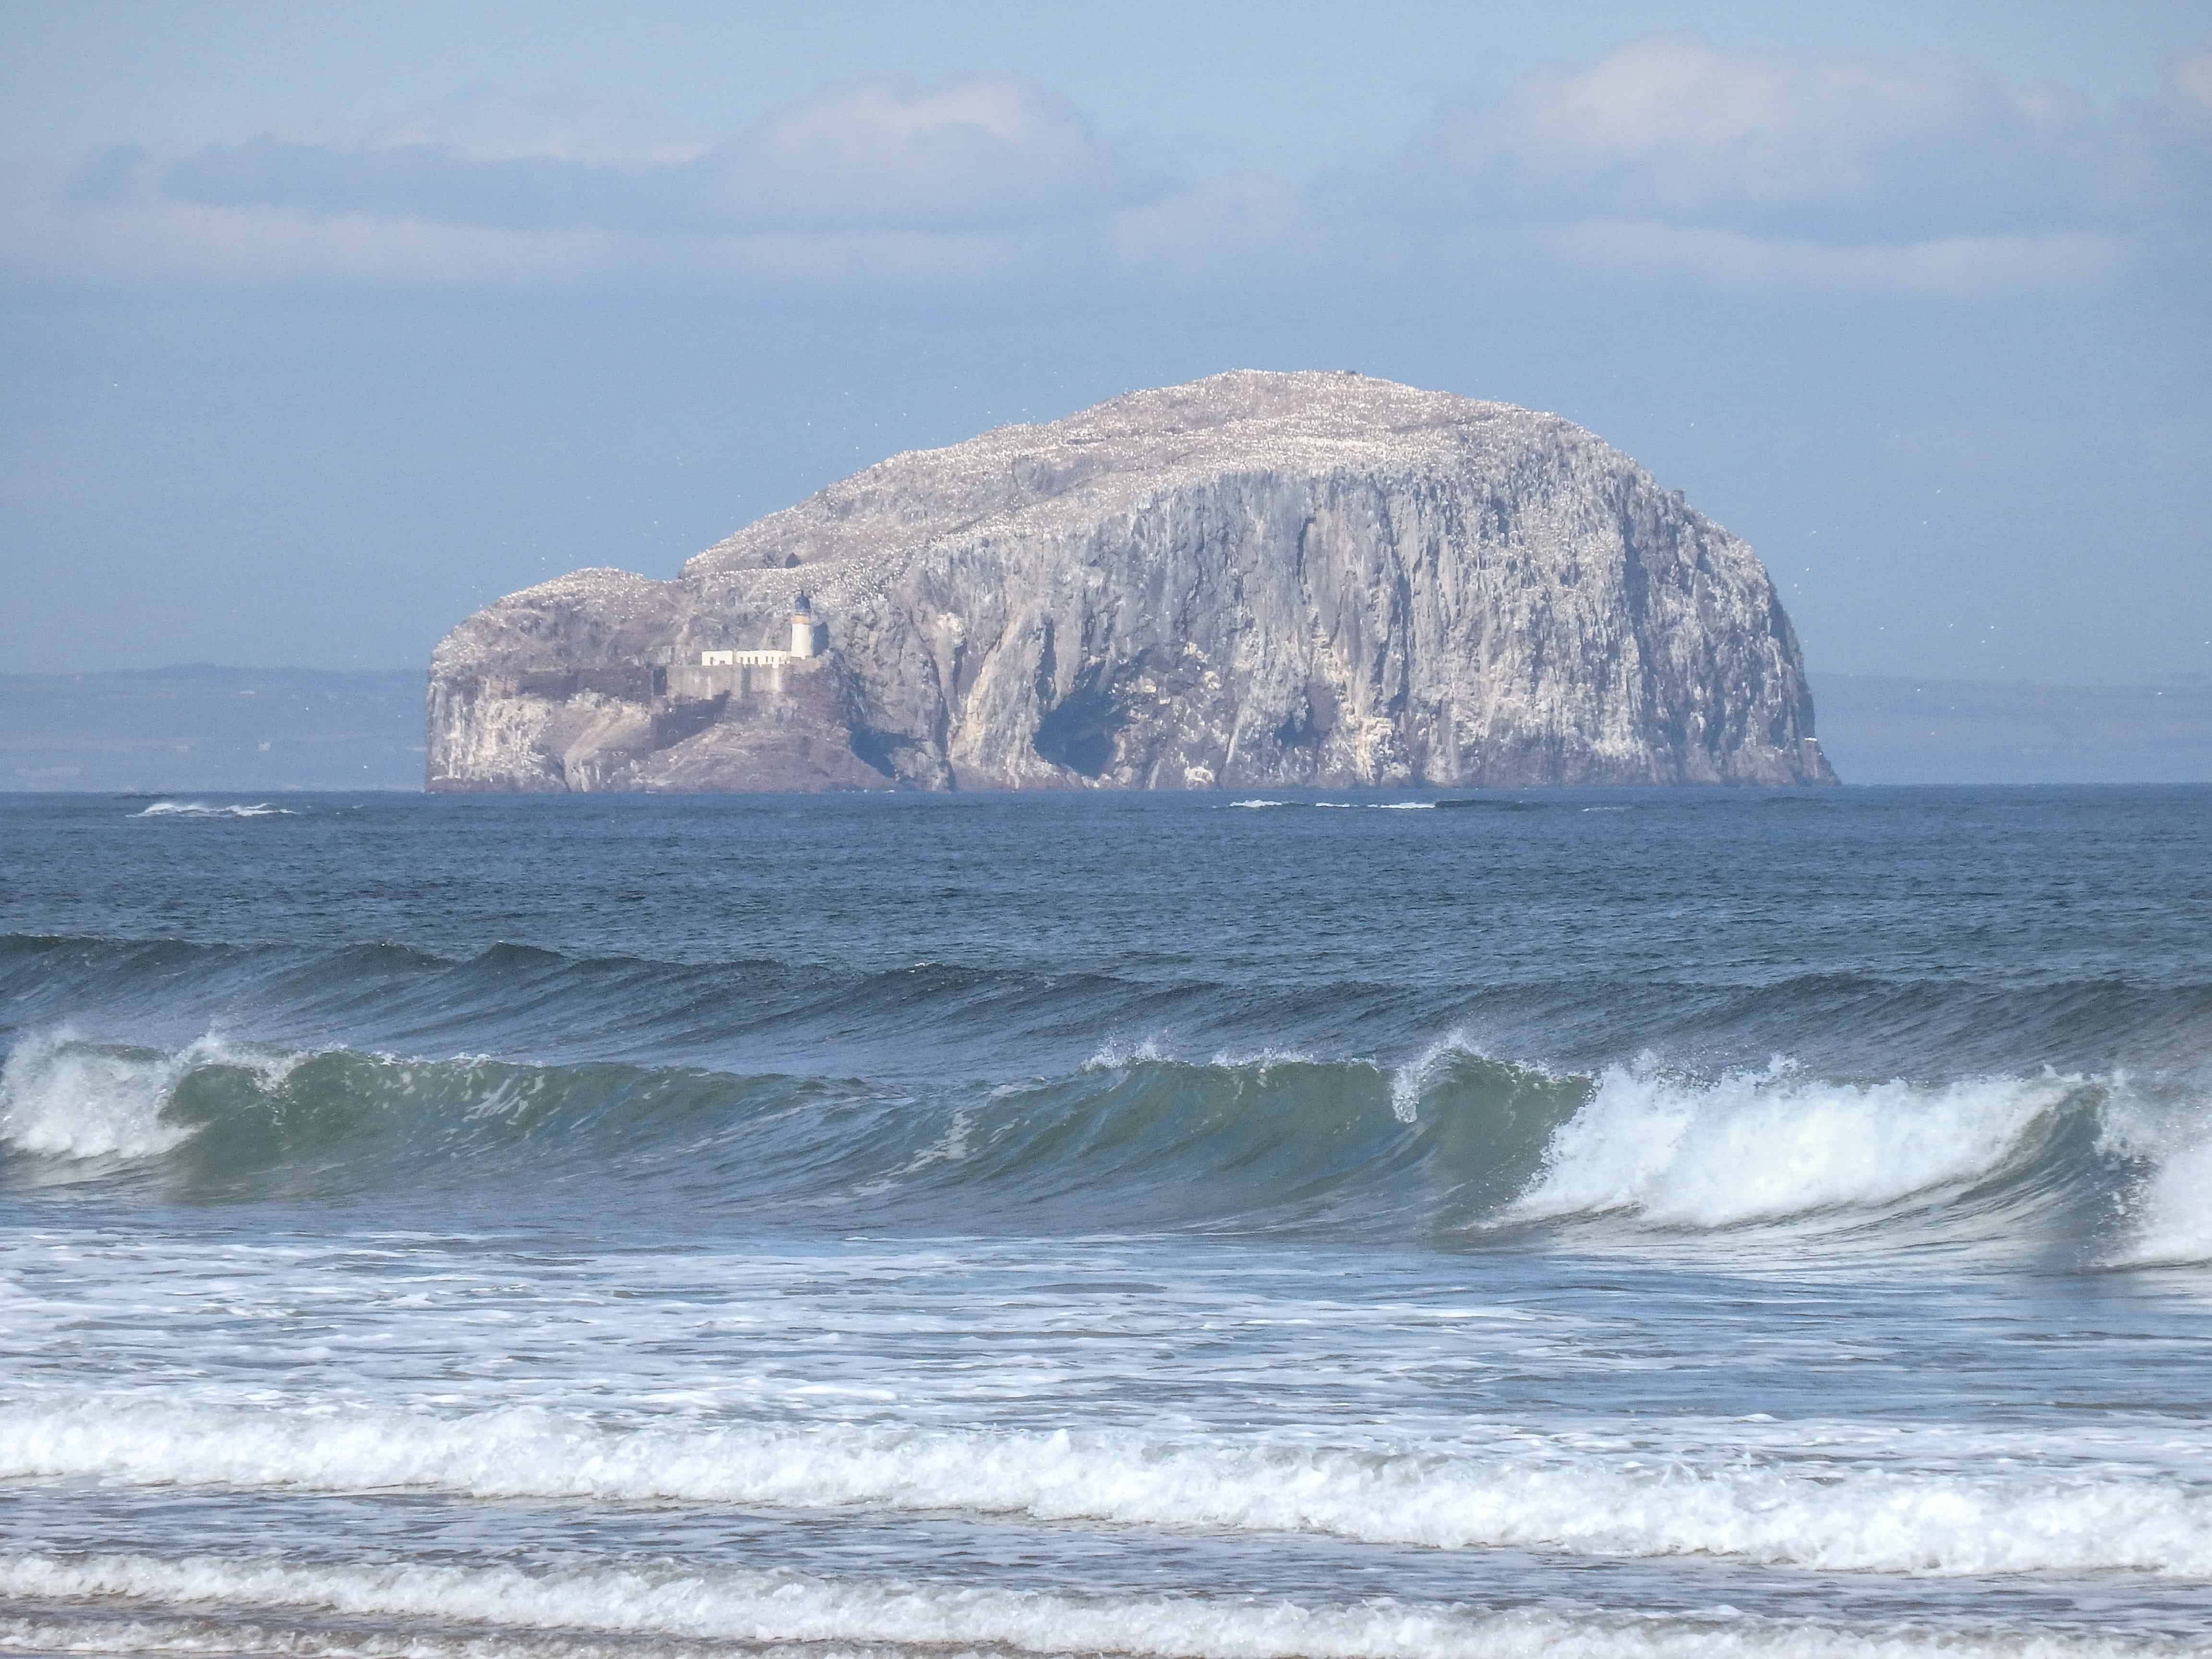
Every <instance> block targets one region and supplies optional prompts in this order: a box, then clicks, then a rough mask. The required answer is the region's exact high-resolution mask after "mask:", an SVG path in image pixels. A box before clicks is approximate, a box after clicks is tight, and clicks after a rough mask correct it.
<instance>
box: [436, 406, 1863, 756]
mask: <svg viewBox="0 0 2212 1659" xmlns="http://www.w3.org/2000/svg"><path fill="white" fill-rule="evenodd" d="M801 592H806V593H809V594H811V596H812V599H813V601H814V605H815V609H816V611H817V613H818V614H819V615H820V616H822V617H823V619H824V620H825V621H826V623H827V625H828V638H829V656H828V658H827V659H825V660H823V662H822V663H821V664H819V665H810V666H811V667H812V668H813V669H814V671H811V672H808V673H805V674H794V675H792V676H789V677H787V683H786V684H785V686H784V689H783V690H779V691H775V692H769V693H761V694H748V695H744V696H729V697H726V698H724V699H723V700H722V701H721V702H720V703H715V702H710V701H708V700H703V699H698V698H685V697H683V696H673V695H671V693H670V692H669V690H668V689H667V683H668V675H667V668H668V665H684V664H696V662H697V661H698V660H699V654H700V653H702V652H704V651H710V650H724V649H732V648H735V649H741V650H750V649H756V648H759V647H775V646H778V645H780V644H781V643H782V642H783V641H784V639H785V638H787V623H786V617H787V613H788V612H789V611H790V608H791V606H792V605H793V601H794V600H795V599H796V598H797V597H798V595H799V593H801ZM428 747H429V759H428V771H429V784H430V787H432V788H444V789H525V790H527V789H564V788H566V789H623V788H640V789H645V788H650V789H807V788H846V787H901V786H904V787H927V788H951V787H960V788H1036V787H1125V788H1186V787H1213V786H1223V787H1240V788H1243V787H1266V786H1267V785H1317V786H1327V787H1340V786H1359V785H1397V786H1404V785H1421V784H1428V785H1460V786H1485V785H1504V786H1522V785H1541V784H1638V783H1650V784H1679V783H1737V784H1802V783H1827V782H1832V781H1834V775H1833V773H1832V771H1831V770H1830V769H1829V767H1828V764H1827V763H1826V760H1824V759H1823V758H1822V757H1821V755H1820V747H1819V744H1817V742H1815V741H1814V739H1813V706H1812V699H1811V696H1810V693H1809V692H1808V690H1807V685H1806V678H1805V673H1804V669H1803V665H1802V661H1801V659H1800V656H1799V652H1798V647H1797V641H1796V635H1795V634H1794V633H1793V632H1792V630H1791V629H1790V621H1789V618H1788V617H1786V616H1785V615H1784V612H1783V609H1782V605H1781V603H1780V601H1779V599H1778V598H1777V596H1776V593H1775V591H1774V586H1773V584H1772V583H1771V581H1770V580H1768V579H1767V575H1766V573H1765V570H1764V568H1761V566H1760V564H1759V560H1758V559H1757V557H1756V556H1754V555H1753V553H1752V551H1751V550H1750V549H1749V548H1748V547H1747V546H1746V545H1745V544H1743V543H1742V542H1741V541H1739V540H1738V539H1737V538H1735V537H1734V536H1731V535H1730V534H1729V532H1727V531H1725V530H1723V529H1722V528H1721V527H1720V526H1717V525H1716V524H1714V523H1713V522H1712V521H1711V520H1709V519H1707V518H1705V516H1704V515H1703V514H1702V513H1699V512H1697V511H1696V510H1695V509H1694V508H1692V507H1689V506H1687V505H1686V504H1685V502H1684V501H1682V499H1681V497H1680V495H1677V494H1675V493H1674V492H1671V491H1668V490H1666V489H1662V488H1661V487H1660V486H1659V485H1658V484H1657V483H1656V482H1655V481H1654V480H1653V479H1652V478H1651V477H1650V474H1648V473H1646V472H1645V471H1644V470H1643V469H1642V468H1641V467H1639V466H1638V465H1636V464H1635V462H1633V461H1632V460H1631V459H1629V458H1628V457H1626V455H1623V454H1622V453H1620V452H1619V451H1618V450H1615V449H1613V448H1612V447H1610V446H1608V445H1607V444H1606V443H1604V442H1603V441H1601V440H1599V439H1598V438H1596V437H1595V436H1593V435H1591V434H1589V433H1588V432H1585V431H1583V429H1582V428H1579V427H1577V426H1575V425H1573V424H1571V422H1566V421H1564V420H1561V419H1559V417H1558V416H1551V415H1543V414H1537V413H1534V412H1532V411H1530V410H1524V409H1519V408H1516V407H1513V406H1512V405H1510V404H1494V403H1478V402H1473V401H1470V400H1468V399H1466V398H1457V397H1453V396H1449V395H1448V394H1444V393H1440V392H1420V391H1416V390H1414V389H1413V388H1411V387H1407V386H1398V385H1395V384H1392V383H1390V382H1388V381H1383V380H1369V379H1365V378H1364V377H1361V376H1359V375H1356V374H1314V373H1307V374H1263V373H1258V372H1251V371H1241V372H1237V373H1232V374H1217V375H1214V376H1212V377H1210V378H1208V379H1206V380H1197V381H1194V382H1192V383H1191V384H1189V385H1187V386H1169V387H1164V388H1161V389H1158V390H1155V391H1147V392H1132V393H1130V394H1128V395H1127V396H1125V397H1121V398H1114V399H1112V400H1111V401H1109V402H1107V403H1104V404H1099V405H1097V407H1096V408H1093V409H1089V410H1084V411H1083V412H1081V413H1079V414H1077V415H1073V416H1068V417H1067V418H1066V419H1065V420H1061V421H1055V422H1051V423H1050V424H1048V425H1043V426H1019V427H1006V428H1000V429H999V430H996V431H993V432H987V433H984V434H983V435H981V436H979V437H976V438H973V439H970V440H969V441H968V442H966V443H963V444H957V445H955V446H953V447H951V448H949V449H939V450H927V451H917V452H915V453H908V454H904V455H897V456H894V457H892V458H891V459H889V460H887V461H884V462H882V463H880V464H879V465H875V466H872V467H869V468H868V469H866V471H861V472H859V473H855V474H854V476H853V477H849V478H847V479H845V480H844V481H842V483H836V484H833V485H831V486H830V487H829V489H824V490H823V491H822V492H821V493H819V494H818V495H814V496H813V497H811V498H810V499H809V500H807V501H802V502H800V503H799V505H797V506H796V507H789V508H787V509H785V510H784V511H782V512H781V513H771V514H769V516H768V517H766V518H764V519H762V520H759V521H758V522H757V523H755V524H752V525H750V526H746V527H745V528H744V529H743V530H741V531H739V532H738V533H737V534H736V535H734V536H732V537H731V538H728V539H727V540H726V541H723V542H720V543H718V544H716V545H714V546H713V547H710V548H708V550H706V551H705V552H703V553H701V554H699V555H698V556H696V557H695V558H693V559H691V560H690V562H687V563H686V564H685V565H684V569H683V571H682V573H681V574H679V575H678V577H677V578H676V579H675V580H671V581H665V582H663V581H653V580H648V579H647V578H645V577H642V576H639V575H634V574H630V573H629V572H626V571H619V570H583V571H578V572H575V573H574V574H571V575H568V576H564V577H562V578H561V579H559V580H556V581H551V582H547V583H544V584H542V585H541V586H537V587H532V588H530V589H527V590H526V591H524V592H520V593H516V594H513V595H510V596H509V597H508V598H507V599H501V600H500V601H499V602H498V603H497V604H495V605H490V606H489V607H487V608H486V609H485V610H483V611H479V612H478V613H477V615H475V616H473V617H470V618H469V619H468V620H467V621H465V622H464V623H461V625H460V626H459V627H458V628H456V629H454V630H453V632H452V633H451V634H450V635H447V638H446V639H445V641H443V642H442V643H441V645H440V646H439V647H438V650H437V653H436V655H435V658H434V659H433V663H432V667H431V689H430V702H429V744H428Z"/></svg>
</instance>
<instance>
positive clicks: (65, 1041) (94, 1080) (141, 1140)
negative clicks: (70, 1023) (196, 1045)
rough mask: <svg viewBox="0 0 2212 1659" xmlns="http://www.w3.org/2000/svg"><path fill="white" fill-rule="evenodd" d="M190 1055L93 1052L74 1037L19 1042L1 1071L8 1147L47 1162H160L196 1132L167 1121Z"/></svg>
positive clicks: (3, 1135)
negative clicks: (164, 1116)
mask: <svg viewBox="0 0 2212 1659" xmlns="http://www.w3.org/2000/svg"><path fill="white" fill-rule="evenodd" d="M190 1065H191V1060H190V1059H189V1058H188V1057H187V1054H171V1055H148V1054H131V1053H125V1052H118V1051H117V1050H113V1049H106V1048H94V1047H92V1046H90V1045H88V1044H85V1043H81V1042H76V1041H73V1040H72V1039H71V1038H70V1036H69V1034H68V1033H66V1032H58V1033H52V1034H48V1035H43V1036H32V1037H27V1038H26V1039H24V1040H23V1041H21V1042H18V1043H16V1045H15V1048H12V1049H11V1050H9V1054H8V1059H7V1061H6V1063H5V1065H4V1066H0V1143H5V1144H6V1145H7V1146H10V1147H12V1148H14V1149H15V1151H17V1152H30V1153H34V1154H36V1155H38V1156H40V1157H42V1158H152V1157H155V1156H158V1155H159V1154H161V1153H162V1152H167V1151H168V1150H169V1149H170V1148H171V1147H173V1146H177V1145H178V1144H179V1143H180V1142H182V1141H183V1140H185V1139H187V1138H188V1137H189V1136H190V1135H191V1130H190V1129H188V1128H185V1127H182V1126H180V1125H178V1124H174V1123H167V1122H164V1121H162V1118H161V1113H162V1110H163V1109H164V1108H166V1107H167V1105H168V1103H169V1094H170V1091H172V1090H173V1089H174V1088H175V1087H176V1085H177V1080H178V1079H179V1077H181V1076H182V1075H183V1074H184V1073H185V1070H186V1069H187V1068H188V1067H189V1066H190Z"/></svg>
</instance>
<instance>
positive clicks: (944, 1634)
mask: <svg viewBox="0 0 2212 1659" xmlns="http://www.w3.org/2000/svg"><path fill="white" fill-rule="evenodd" d="M0 1595H7V1596H9V1597H13V1598H17V1599H23V1600H28V1599H32V1598H37V1599H40V1600H57V1599H66V1600H69V1601H100V1602H103V1603H107V1604H110V1605H112V1604H113V1603H115V1602H118V1601H121V1602H123V1603H125V1604H132V1603H136V1604H139V1605H141V1606H144V1605H147V1604H152V1605H154V1606H156V1607H179V1606H185V1607H190V1606H195V1605H200V1606H204V1605H208V1604H215V1605H216V1606H219V1607H221V1608H222V1610H223V1615H224V1616H223V1618H222V1621H221V1622H219V1623H218V1622H216V1621H215V1620H179V1619H171V1620H161V1621H153V1620H134V1621H132V1622H131V1624H130V1625H127V1626H124V1625H120V1624H119V1623H118V1624H116V1625H111V1626H109V1634H108V1636H107V1638H106V1640H107V1641H108V1642H115V1641H116V1640H117V1638H119V1637H129V1636H136V1637H137V1638H138V1639H139V1641H140V1642H142V1643H144V1644H145V1645H144V1646H139V1645H137V1644H133V1646H132V1647H131V1649H129V1650H137V1651H143V1650H146V1648H147V1647H151V1648H152V1649H153V1650H155V1651H161V1650H168V1651H179V1650H182V1651H191V1652H206V1651H216V1652H225V1651H234V1652H281V1653H287V1654H298V1653H301V1652H303V1651H304V1652H307V1653H339V1654H343V1653H365V1654H371V1655H384V1654H392V1655H395V1656H396V1655H402V1654H404V1655H405V1656H407V1659H444V1656H447V1655H467V1656H471V1659H481V1656H482V1655H483V1653H484V1651H485V1650H484V1649H483V1647H482V1646H481V1645H480V1644H477V1643H476V1642H471V1640H470V1639H469V1638H467V1637H466V1636H465V1635H462V1634H460V1633H459V1632H452V1631H450V1630H447V1631H444V1632H440V1631H435V1630H434V1631H430V1632H421V1633H419V1634H418V1633H416V1632H412V1631H410V1632H409V1634H408V1637H407V1639H406V1641H405V1643H404V1646H400V1647H396V1648H395V1647H393V1646H392V1645H389V1642H390V1638H389V1637H388V1636H387V1635H386V1633H385V1632H378V1631H376V1630H374V1629H371V1630H368V1631H361V1630H359V1629H358V1628H356V1629H352V1630H349V1631H346V1632H343V1633H340V1632H317V1633H316V1634H315V1635H314V1636H312V1637H307V1638H305V1639H302V1637H301V1634H300V1633H297V1632H287V1631H283V1630H282V1629H270V1628H268V1627H267V1625H266V1624H265V1623H264V1625H261V1626H256V1625H250V1624H246V1623H245V1622H243V1621H242V1620H240V1616H239V1615H240V1613H241V1612H248V1611H250V1612H252V1613H256V1614H258V1615H259V1616H260V1617H261V1618H262V1619H263V1620H268V1616H269V1613H271V1612H276V1613H301V1612H306V1613H319V1614H324V1615H325V1616H327V1615H331V1614H336V1615H337V1616H339V1617H342V1618H343V1619H346V1620H349V1621H378V1622H383V1623H400V1622H402V1621H404V1622H405V1623H407V1624H410V1625H413V1624H420V1623H422V1622H424V1621H433V1622H435V1623H436V1624H439V1625H445V1626H452V1625H454V1624H459V1625H462V1626H489V1627H493V1628H495V1629H498V1630H501V1631H502V1632H506V1631H521V1632H548V1633H549V1635H550V1637H551V1639H550V1640H546V1641H541V1642H537V1643H528V1644H523V1645H522V1646H521V1648H520V1650H521V1651H522V1652H524V1653H526V1654H532V1655H539V1654H544V1655H570V1654H577V1653H579V1652H582V1653H589V1652H591V1651H592V1649H591V1648H590V1647H589V1645H588V1644H586V1643H580V1642H579V1641H578V1639H577V1638H578V1636H579V1635H581V1636H584V1637H586V1638H588V1637H590V1636H593V1635H598V1636H602V1637H613V1636H621V1637H629V1638H640V1637H642V1638H656V1637H657V1638H662V1639H663V1640H673V1641H677V1642H686V1641H689V1642H698V1641H713V1642H741V1643H744V1644H746V1645H747V1647H748V1648H755V1647H756V1644H793V1643H801V1642H804V1643H809V1644H890V1645H892V1646H895V1647H896V1648H899V1649H908V1648H915V1647H921V1648H926V1649H927V1650H932V1651H934V1652H940V1653H941V1652H947V1651H949V1652H953V1653H960V1652H972V1651H974V1650H976V1649H978V1648H981V1649H985V1650H1001V1651H1003V1650H1016V1651H1020V1652H1030V1653H1067V1652H1093V1653H1097V1652H1104V1653H1131V1654H1146V1655H1159V1656H1163V1659H1278V1656H1290V1655H1303V1656H1310V1659H1476V1656H1480V1659H1537V1656H1546V1659H1708V1656H1717V1659H1766V1656H1770V1655H1772V1656H1777V1659H1779V1656H1783V1655H1789V1656H1793V1659H1915V1656H1918V1655H1922V1654H1943V1655H1951V1656H1959V1659H1997V1656H2000V1655H2005V1656H2019V1659H2077V1656H2078V1659H2103V1656H2107V1655H2110V1656H2114V1659H2118V1656H2122V1655H2142V1654H2144V1653H2146V1652H2157V1651H2161V1650H2163V1651H2172V1647H2171V1645H2170V1644H2156V1645H2153V1644H2145V1643H2142V1642H2130V1641H2125V1640H2116V1639H2112V1638H2098V1637H2085V1636H2082V1635H2079V1634H2063V1635H2057V1634H2050V1633H2045V1632H2034V1631H2028V1630H2021V1629H2016V1628H2015V1629H2002V1628H1999V1629H1994V1630H1993V1629H1988V1628H1984V1629H1982V1630H1969V1631H1937V1630H1932V1629H1929V1628H1928V1627H1926V1626H1917V1627H1916V1626H1891V1627H1888V1628H1882V1627H1879V1626H1876V1627H1872V1628H1869V1627H1866V1626H1854V1627H1851V1628H1849V1629H1845V1628H1839V1627H1838V1626H1833V1625H1824V1624H1815V1623H1809V1622H1806V1623H1801V1622H1796V1621H1790V1622H1783V1621H1779V1620H1769V1619H1759V1618H1750V1617H1746V1616H1744V1615H1742V1614H1740V1613H1735V1612H1734V1610H1733V1609H1723V1610H1717V1611H1716V1612H1714V1613H1711V1614H1708V1615H1706V1616H1704V1617H1681V1616H1675V1617H1670V1618H1655V1617H1649V1616H1639V1615H1637V1614H1634V1613H1598V1612H1579V1613H1578V1612H1574V1611H1567V1610H1561V1609H1558V1608H1550V1607H1547V1608H1526V1609H1516V1610H1514V1611H1510V1612H1502V1613H1495V1612H1483V1611H1479V1610H1475V1609H1471V1608H1468V1607H1461V1606H1453V1605H1446V1606H1442V1607H1433V1606H1431V1607H1424V1606H1420V1605H1418V1604H1407V1603H1404V1602H1398V1601H1364V1602H1334V1603H1332V1602H1327V1601H1316V1602H1313V1603H1311V1604H1304V1603H1300V1602H1296V1601H1284V1600H1273V1599H1265V1598H1261V1597H1256V1596H1242V1595H1239V1596H1231V1595H1066V1594H1061V1593H1056V1592H1050V1591H1041V1590H1016V1589H986V1588H979V1587H970V1586H965V1585H958V1584H952V1583H941V1582H928V1581H911V1580H897V1579H862V1578H851V1577H846V1578H826V1577H809V1576H805V1575H801V1574H798V1573H789V1572H763V1571H756V1570H750V1569H744V1568H708V1569H696V1568H695V1569H685V1568H681V1567H675V1566H637V1567H625V1568H587V1569H575V1568H563V1569H562V1570H561V1571H554V1572H530V1571H523V1570H521V1569H520V1568H516V1567H511V1566H460V1565H442V1564H441V1565H365V1564H364V1565H354V1564H343V1565H337V1564H334V1565H308V1564H302V1563H295V1562H287V1561H277V1560H268V1559H263V1560H252V1559H247V1560H229V1559H215V1558H209V1557H197V1558H190V1557H188V1558H185V1559H167V1558H161V1557H155V1556H149V1555H142V1554H120V1553H116V1554H100V1555H88V1556H60V1555H49V1554H24V1555H17V1556H12V1557H0ZM86 1633H87V1632H86V1626H85V1625H84V1624H76V1625H70V1624H68V1623H65V1622H64V1620H61V1619H59V1618H58V1617H56V1615H55V1614H54V1613H52V1612H50V1611H49V1612H45V1613H39V1614H35V1615H32V1616H30V1617H21V1616H18V1617H16V1618H15V1619H11V1620H7V1621H5V1623H4V1624H0V1640H7V1641H8V1644H9V1645H10V1646H15V1647H18V1648H19V1649H20V1648H26V1647H28V1648H43V1649H46V1650H54V1649H57V1648H58V1649H60V1650H64V1651H68V1650H75V1651H88V1650H89V1651H117V1650H118V1647H119V1644H118V1646H108V1645H105V1644H102V1642H101V1638H100V1637H99V1636H98V1635H94V1637H93V1639H92V1641H90V1642H86V1641H84V1640H83V1639H82V1638H83V1637H84V1636H85V1634H86ZM53 1638H60V1639H59V1640H58V1641H57V1640H55V1639H53ZM146 1638H152V1639H151V1641H148V1640H147V1639H146ZM164 1638H166V1639H164ZM504 1650H505V1644H501V1651H504ZM623 1651H624V1652H633V1653H634V1652H635V1651H636V1650H635V1648H629V1647H625V1648H624V1649H623ZM651 1651H653V1650H652V1649H650V1648H648V1649H647V1652H651ZM811 1651H812V1652H813V1653H814V1654H815V1655H816V1656H817V1659H826V1656H824V1654H823V1649H822V1648H820V1647H816V1648H814V1649H812V1650H811ZM836 1651H837V1649H836V1648H834V1647H833V1648H831V1649H830V1650H829V1652H831V1653H835V1652H836Z"/></svg>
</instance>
